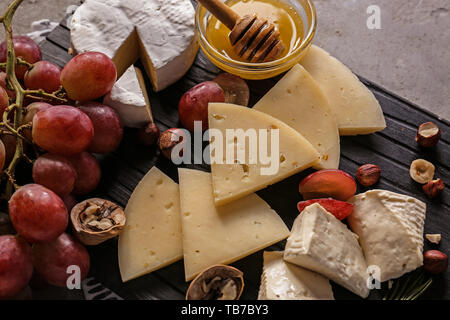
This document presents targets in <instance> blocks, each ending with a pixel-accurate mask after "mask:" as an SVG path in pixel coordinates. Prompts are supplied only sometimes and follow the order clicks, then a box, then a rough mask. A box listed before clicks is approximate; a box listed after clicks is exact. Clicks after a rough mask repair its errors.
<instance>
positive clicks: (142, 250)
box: [118, 167, 183, 282]
mask: <svg viewBox="0 0 450 320" xmlns="http://www.w3.org/2000/svg"><path fill="white" fill-rule="evenodd" d="M125 214H126V217H127V223H126V226H125V228H124V230H123V231H122V232H121V233H120V236H119V254H118V256H119V267H120V274H121V276H122V281H123V282H125V281H128V280H131V279H134V278H137V277H140V276H142V275H144V274H147V273H150V272H152V271H155V270H157V269H160V268H162V267H164V266H167V265H169V264H171V263H173V262H175V261H177V260H180V259H181V258H182V257H183V242H182V235H181V219H180V192H179V188H178V184H177V183H175V182H174V181H173V180H172V179H170V178H169V177H168V176H166V175H165V174H164V173H162V172H161V171H160V170H159V169H158V168H156V167H153V168H152V169H151V170H150V171H149V172H148V173H147V174H146V175H145V176H144V178H143V179H142V180H141V181H140V182H139V184H138V185H137V187H136V189H135V190H134V191H133V194H132V195H131V197H130V200H129V201H128V204H127V206H126V208H125Z"/></svg>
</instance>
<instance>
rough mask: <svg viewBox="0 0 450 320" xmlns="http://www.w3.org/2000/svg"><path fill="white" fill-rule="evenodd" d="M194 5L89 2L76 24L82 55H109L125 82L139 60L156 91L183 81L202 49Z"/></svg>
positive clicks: (180, 1) (151, 0) (174, 0)
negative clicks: (86, 53)
mask: <svg viewBox="0 0 450 320" xmlns="http://www.w3.org/2000/svg"><path fill="white" fill-rule="evenodd" d="M194 24H195V10H194V7H193V5H192V3H191V1H189V0H166V1H161V0H132V1H130V0H86V1H84V3H83V4H82V5H81V6H79V7H78V8H77V10H76V11H75V13H74V14H73V16H72V20H71V24H70V28H71V30H70V39H71V43H72V48H73V50H74V52H75V53H76V54H78V53H82V52H86V51H99V52H102V53H104V54H106V55H107V56H109V57H110V58H111V59H112V60H113V61H114V63H115V65H116V67H117V73H118V76H119V77H120V76H121V75H122V74H123V73H124V72H125V70H126V69H128V67H129V66H130V65H132V64H133V63H134V62H135V61H136V60H137V59H138V58H140V59H141V61H142V64H143V65H144V68H145V70H146V72H147V75H148V76H149V77H150V80H151V82H152V85H153V88H154V90H155V91H160V90H162V89H164V88H166V87H168V86H169V85H171V84H172V83H174V82H176V81H177V80H178V79H180V78H181V77H182V76H183V75H184V74H185V73H186V71H187V70H188V69H189V68H190V66H191V65H192V63H193V61H194V59H195V56H196V54H197V50H198V42H197V36H196V33H195V26H194Z"/></svg>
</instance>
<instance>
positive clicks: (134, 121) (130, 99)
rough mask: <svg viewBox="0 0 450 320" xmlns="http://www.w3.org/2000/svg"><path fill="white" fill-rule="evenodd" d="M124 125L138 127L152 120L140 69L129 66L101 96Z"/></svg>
mask: <svg viewBox="0 0 450 320" xmlns="http://www.w3.org/2000/svg"><path fill="white" fill-rule="evenodd" d="M103 103H104V104H106V105H107V106H110V107H111V108H113V109H115V110H116V111H117V113H118V114H119V116H120V119H121V120H122V123H123V125H124V126H126V127H132V128H140V127H142V126H143V125H145V124H147V123H148V122H149V121H150V120H153V117H152V113H151V109H150V102H149V99H148V96H147V90H146V88H145V82H144V78H143V76H142V72H141V70H139V69H138V68H136V67H135V66H130V67H129V68H128V69H127V70H126V71H125V73H124V74H123V75H122V76H121V77H120V78H119V80H117V82H116V83H115V84H114V86H113V87H112V89H111V91H110V92H108V93H107V94H106V95H105V97H104V98H103Z"/></svg>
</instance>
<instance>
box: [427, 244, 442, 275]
mask: <svg viewBox="0 0 450 320" xmlns="http://www.w3.org/2000/svg"><path fill="white" fill-rule="evenodd" d="M423 267H424V269H425V270H427V271H428V272H429V273H431V274H440V273H443V272H445V271H447V267H448V257H447V255H446V254H445V253H443V252H441V251H439V250H428V251H426V252H425V253H424V254H423Z"/></svg>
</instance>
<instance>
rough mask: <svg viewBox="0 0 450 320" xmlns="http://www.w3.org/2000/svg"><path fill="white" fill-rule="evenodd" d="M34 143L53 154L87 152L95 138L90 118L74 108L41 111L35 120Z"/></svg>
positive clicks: (66, 107)
mask: <svg viewBox="0 0 450 320" xmlns="http://www.w3.org/2000/svg"><path fill="white" fill-rule="evenodd" d="M32 136H33V141H34V142H35V143H36V144H37V145H38V146H39V147H41V148H42V149H44V150H47V151H49V152H51V153H56V154H62V155H74V154H78V153H80V152H83V151H84V150H86V149H87V148H88V147H89V145H90V144H91V142H92V138H93V137H94V127H93V125H92V121H91V120H90V119H89V117H88V116H87V115H86V114H85V113H84V112H82V111H81V110H80V109H78V108H75V107H72V106H54V107H51V108H48V109H45V110H41V111H39V112H38V113H36V115H35V116H34V118H33V129H32Z"/></svg>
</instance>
